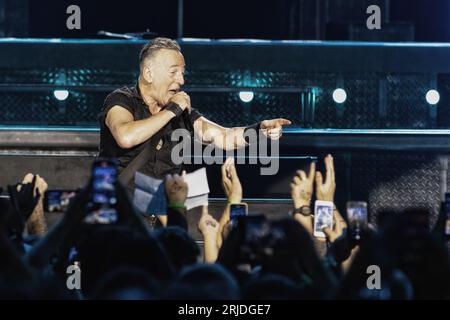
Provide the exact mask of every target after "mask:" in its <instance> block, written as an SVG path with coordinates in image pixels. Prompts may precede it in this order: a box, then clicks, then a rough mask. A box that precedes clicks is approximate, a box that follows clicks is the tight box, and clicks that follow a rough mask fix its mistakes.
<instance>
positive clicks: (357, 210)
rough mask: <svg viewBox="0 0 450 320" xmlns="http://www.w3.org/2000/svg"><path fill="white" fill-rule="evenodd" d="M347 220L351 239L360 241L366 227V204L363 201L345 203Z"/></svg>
mask: <svg viewBox="0 0 450 320" xmlns="http://www.w3.org/2000/svg"><path fill="white" fill-rule="evenodd" d="M347 218H348V223H349V227H350V232H351V237H352V239H353V240H356V241H359V240H362V238H363V233H364V230H365V229H366V227H367V203H366V202H363V201H349V202H347Z"/></svg>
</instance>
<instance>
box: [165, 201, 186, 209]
mask: <svg viewBox="0 0 450 320" xmlns="http://www.w3.org/2000/svg"><path fill="white" fill-rule="evenodd" d="M167 208H171V209H183V210H185V209H186V206H185V205H184V203H178V202H170V203H169V204H168V205H167Z"/></svg>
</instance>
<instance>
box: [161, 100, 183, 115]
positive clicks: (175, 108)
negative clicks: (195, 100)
mask: <svg viewBox="0 0 450 320" xmlns="http://www.w3.org/2000/svg"><path fill="white" fill-rule="evenodd" d="M164 109H166V110H168V111H170V112H173V113H174V114H175V116H176V117H179V116H180V115H181V114H182V113H183V109H181V107H180V106H179V105H178V104H176V103H175V102H170V103H169V104H168V105H167V106H166V107H165V108H164Z"/></svg>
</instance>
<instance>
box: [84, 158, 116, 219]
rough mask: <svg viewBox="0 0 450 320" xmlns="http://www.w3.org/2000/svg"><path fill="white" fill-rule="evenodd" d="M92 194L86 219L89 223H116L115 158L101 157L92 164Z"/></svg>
mask: <svg viewBox="0 0 450 320" xmlns="http://www.w3.org/2000/svg"><path fill="white" fill-rule="evenodd" d="M91 183H92V195H91V201H90V203H89V205H88V210H89V212H90V213H89V214H88V215H87V216H86V218H85V219H84V222H85V223H89V224H97V223H98V224H109V223H115V222H116V221H117V219H118V217H117V210H116V203H117V197H116V183H117V163H116V161H115V160H112V159H111V160H110V159H99V160H96V161H95V162H94V164H93V165H92V178H91Z"/></svg>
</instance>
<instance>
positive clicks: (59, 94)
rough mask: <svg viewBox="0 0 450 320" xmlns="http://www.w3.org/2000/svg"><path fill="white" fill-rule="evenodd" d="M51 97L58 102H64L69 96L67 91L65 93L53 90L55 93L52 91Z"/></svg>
mask: <svg viewBox="0 0 450 320" xmlns="http://www.w3.org/2000/svg"><path fill="white" fill-rule="evenodd" d="M53 95H54V96H55V98H56V99H58V100H59V101H64V100H66V99H67V97H68V96H69V91H67V90H55V91H53Z"/></svg>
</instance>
